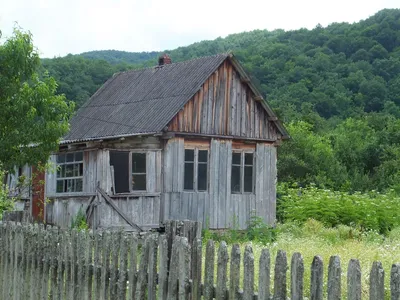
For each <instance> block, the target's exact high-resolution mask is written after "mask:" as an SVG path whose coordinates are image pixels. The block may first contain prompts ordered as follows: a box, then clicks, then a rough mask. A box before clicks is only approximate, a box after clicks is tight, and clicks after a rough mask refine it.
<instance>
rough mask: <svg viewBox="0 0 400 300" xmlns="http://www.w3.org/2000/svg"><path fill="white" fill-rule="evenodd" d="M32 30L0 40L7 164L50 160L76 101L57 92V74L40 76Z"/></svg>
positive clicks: (1, 136) (0, 140)
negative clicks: (69, 99) (71, 102)
mask: <svg viewBox="0 0 400 300" xmlns="http://www.w3.org/2000/svg"><path fill="white" fill-rule="evenodd" d="M39 66H40V59H39V56H38V54H37V51H36V50H35V48H34V46H33V44H32V36H31V34H30V33H26V32H22V31H20V30H18V29H15V30H14V35H13V36H12V37H10V38H9V39H8V40H6V41H5V42H4V43H3V44H0V106H1V114H0V145H1V147H0V163H1V164H2V166H3V168H5V169H7V170H8V169H11V167H12V166H14V165H19V166H22V165H24V164H26V163H28V164H32V165H33V164H36V163H38V162H39V161H46V160H47V158H48V156H49V154H50V153H51V152H52V151H54V150H55V149H57V147H58V142H59V139H60V138H61V137H62V136H63V135H64V134H65V133H66V132H67V130H68V119H69V117H70V115H71V113H72V112H73V107H74V106H73V105H72V104H70V103H68V102H66V101H65V97H64V96H62V95H56V94H55V92H56V88H57V84H56V82H55V80H54V78H52V77H50V76H48V74H46V73H45V74H43V75H42V78H39V75H38V73H37V72H38V68H39Z"/></svg>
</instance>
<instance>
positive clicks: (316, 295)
mask: <svg viewBox="0 0 400 300" xmlns="http://www.w3.org/2000/svg"><path fill="white" fill-rule="evenodd" d="M323 286H324V267H323V262H322V258H321V256H319V255H317V256H314V259H313V262H312V264H311V288H310V294H311V295H310V296H311V297H310V298H311V300H322V296H323V291H324V290H323Z"/></svg>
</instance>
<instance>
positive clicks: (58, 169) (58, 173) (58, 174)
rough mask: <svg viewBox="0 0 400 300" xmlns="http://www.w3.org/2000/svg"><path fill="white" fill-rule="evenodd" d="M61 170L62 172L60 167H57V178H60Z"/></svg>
mask: <svg viewBox="0 0 400 300" xmlns="http://www.w3.org/2000/svg"><path fill="white" fill-rule="evenodd" d="M61 170H62V166H57V178H60V177H62V175H61Z"/></svg>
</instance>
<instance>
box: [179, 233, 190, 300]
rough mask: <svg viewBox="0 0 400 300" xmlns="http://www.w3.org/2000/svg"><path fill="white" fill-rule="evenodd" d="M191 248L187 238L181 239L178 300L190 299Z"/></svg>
mask: <svg viewBox="0 0 400 300" xmlns="http://www.w3.org/2000/svg"><path fill="white" fill-rule="evenodd" d="M190 256H191V248H190V246H189V243H188V239H187V238H186V237H181V238H180V242H179V267H178V270H179V277H178V282H179V291H178V299H179V300H187V299H189V277H190Z"/></svg>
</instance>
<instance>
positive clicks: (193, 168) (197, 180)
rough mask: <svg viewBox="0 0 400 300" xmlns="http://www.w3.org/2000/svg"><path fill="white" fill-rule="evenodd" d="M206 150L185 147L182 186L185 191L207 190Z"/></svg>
mask: <svg viewBox="0 0 400 300" xmlns="http://www.w3.org/2000/svg"><path fill="white" fill-rule="evenodd" d="M207 173H208V150H200V149H185V170H184V186H183V189H184V190H187V191H200V192H201V191H207V182H208V180H207V177H208V176H207Z"/></svg>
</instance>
